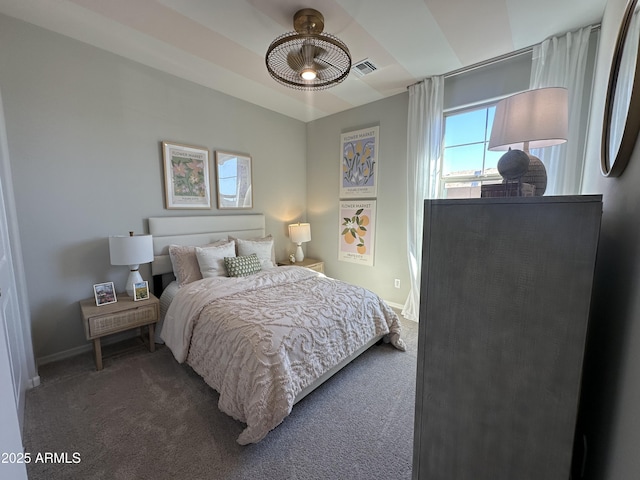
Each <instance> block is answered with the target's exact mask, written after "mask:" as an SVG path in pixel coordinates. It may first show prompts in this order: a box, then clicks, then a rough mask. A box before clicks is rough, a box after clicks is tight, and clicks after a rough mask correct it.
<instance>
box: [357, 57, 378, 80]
mask: <svg viewBox="0 0 640 480" xmlns="http://www.w3.org/2000/svg"><path fill="white" fill-rule="evenodd" d="M377 69H378V67H376V66H375V65H374V64H373V63H372V62H371V60H369V59H368V58H365V59H364V60H361V61H360V62H358V63H354V64H353V66H352V67H351V71H352V72H355V74H356V75H358V76H359V77H364V76H365V75H368V74H370V73H372V72H375V71H376V70H377Z"/></svg>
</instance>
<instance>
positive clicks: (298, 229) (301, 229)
mask: <svg viewBox="0 0 640 480" xmlns="http://www.w3.org/2000/svg"><path fill="white" fill-rule="evenodd" d="M289 238H290V239H291V241H292V242H293V243H297V244H298V248H297V249H296V262H301V261H302V260H304V253H303V251H302V244H303V243H304V242H308V241H310V240H311V225H309V224H308V223H293V224H291V225H289Z"/></svg>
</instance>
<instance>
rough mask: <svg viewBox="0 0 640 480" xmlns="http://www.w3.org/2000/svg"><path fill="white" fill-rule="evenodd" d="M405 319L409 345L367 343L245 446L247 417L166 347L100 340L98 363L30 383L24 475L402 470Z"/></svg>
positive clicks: (409, 403) (77, 361)
mask: <svg viewBox="0 0 640 480" xmlns="http://www.w3.org/2000/svg"><path fill="white" fill-rule="evenodd" d="M402 323H403V338H404V339H405V342H407V346H408V349H407V352H400V351H398V350H395V349H394V348H393V347H391V346H390V345H387V344H384V345H380V346H374V347H372V348H371V349H370V350H368V351H367V352H365V353H364V354H362V355H361V356H360V357H359V358H358V359H356V360H355V361H354V362H352V363H351V364H349V365H348V366H347V367H346V368H345V369H343V370H342V371H341V372H339V373H338V374H336V375H335V376H334V377H333V378H332V379H330V380H329V381H328V382H327V383H325V384H324V385H323V386H322V387H320V388H319V389H318V390H316V391H315V392H313V393H312V394H311V395H309V396H308V397H307V398H305V399H304V400H302V401H301V402H300V403H299V404H297V405H296V406H294V408H293V411H292V412H291V415H289V417H287V418H286V419H285V420H284V422H283V423H282V424H281V425H279V426H278V427H277V428H276V429H275V430H273V431H272V432H270V433H269V435H268V436H267V437H266V438H265V439H263V440H262V441H261V442H259V443H258V444H254V445H249V446H245V447H243V446H240V445H238V444H237V443H236V438H237V437H238V435H239V434H240V432H241V431H242V429H243V425H242V424H241V423H239V422H237V421H235V420H233V419H232V418H231V417H229V416H227V415H226V414H224V413H222V412H220V411H219V410H218V407H217V402H218V394H217V393H216V392H215V391H214V390H212V389H211V388H209V387H208V386H207V385H206V384H205V383H204V381H202V379H201V378H200V377H199V376H198V375H197V374H195V373H194V372H193V371H192V370H191V369H190V368H189V367H188V366H186V365H180V364H178V363H177V362H176V361H175V360H174V359H173V356H172V355H171V352H170V351H169V349H167V348H166V347H160V348H159V349H158V350H156V352H155V353H150V352H149V351H148V350H146V347H145V346H144V345H143V344H142V343H141V341H139V340H137V339H136V340H130V341H128V342H127V343H126V344H118V345H114V346H111V347H107V348H104V349H103V350H104V354H105V358H104V366H105V368H104V370H102V371H100V372H97V371H96V370H95V366H94V363H93V358H92V354H89V353H87V354H84V355H81V356H78V357H75V358H72V359H68V360H64V361H61V362H57V363H54V364H50V365H45V366H43V367H41V368H40V371H39V374H40V377H41V385H40V386H39V387H37V388H35V389H33V390H30V391H29V392H27V400H26V412H25V425H24V442H25V448H26V451H27V452H29V453H30V454H31V458H32V463H30V464H29V465H28V469H27V471H28V474H29V478H30V479H31V480H39V479H47V480H57V479H65V480H67V479H83V480H85V479H136V480H138V479H154V480H155V479H181V480H192V479H193V480H195V479H225V480H226V479H255V480H262V479H277V480H284V479H296V480H297V479H299V480H303V479H332V480H334V479H335V480H338V479H349V480H356V479H367V480H371V479H384V480H388V479H394V480H402V479H409V478H411V462H412V454H413V417H414V400H415V398H414V396H415V370H416V350H417V334H418V324H416V323H414V322H409V321H405V320H403V322H402ZM38 454H40V455H38ZM36 458H38V459H39V460H40V461H38V462H36V461H34V460H35V459H36ZM47 458H48V459H49V461H48V462H44V460H46V459H47ZM60 462H63V463H60Z"/></svg>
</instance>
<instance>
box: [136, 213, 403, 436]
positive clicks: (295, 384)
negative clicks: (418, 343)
mask: <svg viewBox="0 0 640 480" xmlns="http://www.w3.org/2000/svg"><path fill="white" fill-rule="evenodd" d="M149 232H150V233H151V235H152V236H153V243H154V261H153V263H152V266H151V269H152V274H153V277H154V290H155V293H156V295H157V294H158V293H159V292H160V291H161V290H162V294H161V295H160V303H161V325H159V328H158V331H159V335H160V337H161V340H162V341H163V342H164V343H165V344H166V345H167V347H169V348H170V349H171V351H172V353H173V355H174V357H175V359H176V360H177V361H178V362H180V363H183V362H186V363H187V364H188V365H189V366H190V367H191V368H192V369H193V370H194V371H195V372H196V373H198V374H199V375H200V376H201V377H202V378H203V379H204V381H205V382H206V383H207V384H208V385H209V386H211V387H212V388H214V389H215V390H216V391H217V392H218V393H219V394H220V398H219V402H218V407H219V408H220V410H222V411H223V412H225V413H226V414H228V415H230V416H232V417H233V418H235V419H236V420H238V421H240V422H243V423H244V424H246V428H245V429H244V431H243V432H242V433H241V434H240V436H239V437H238V439H237V441H238V443H240V444H242V445H246V444H249V443H256V442H259V441H260V440H261V439H262V438H264V437H265V436H266V435H267V434H268V433H269V431H271V430H272V429H274V428H275V427H277V426H278V425H279V424H280V423H281V422H282V421H283V420H284V419H285V418H286V417H287V415H289V413H290V412H291V409H292V407H293V405H294V404H295V403H297V402H299V401H300V400H301V399H302V398H304V397H305V396H307V395H308V394H309V393H310V392H312V391H313V390H314V389H316V388H317V387H318V386H319V385H321V384H322V383H324V382H325V381H326V380H327V379H328V378H330V377H331V376H332V375H333V374H335V373H336V372H337V371H339V370H340V369H341V368H342V367H344V366H345V365H347V364H348V363H349V362H350V361H352V360H353V359H354V358H356V357H357V356H358V355H360V354H361V353H362V352H364V351H365V350H367V349H368V348H370V347H371V346H372V345H374V344H376V343H378V342H385V343H390V344H391V345H392V346H394V347H395V348H397V349H398V350H404V349H405V344H404V342H403V341H402V339H401V337H400V334H401V327H400V323H399V320H398V317H397V315H396V314H395V312H394V311H393V310H392V309H391V308H390V307H389V306H388V305H387V304H386V303H385V302H384V301H383V300H382V299H380V298H379V297H378V296H377V295H375V294H374V293H373V292H370V291H368V290H366V289H364V288H361V287H357V286H355V285H351V284H348V283H345V282H341V281H338V280H335V279H332V278H329V277H327V276H325V275H323V274H321V273H318V272H315V271H312V270H310V269H307V268H303V267H297V266H295V265H294V266H283V267H279V266H276V264H275V259H274V257H273V240H272V239H270V237H269V236H265V221H264V216H263V215H255V214H252V215H224V216H202V217H155V218H150V219H149ZM184 251H189V252H192V251H195V254H196V260H197V265H198V267H199V268H200V272H197V273H198V274H201V275H202V277H203V278H193V275H195V274H194V273H193V268H194V267H193V261H194V260H193V258H192V257H191V256H186V255H185V256H180V257H179V256H178V255H177V254H176V252H180V253H182V252H184ZM230 252H233V255H231V254H230ZM227 254H229V256H227ZM222 256H224V259H223V260H224V261H223V260H221V258H222ZM234 257H235V258H234ZM179 258H181V259H182V260H180V261H179V260H178V259H179ZM187 260H188V261H189V262H191V264H190V265H191V267H190V268H187V269H185V268H183V267H184V265H185V264H186V263H180V262H181V261H182V262H186V261H187ZM223 264H224V266H225V267H226V269H225V268H223V267H222V265H223ZM174 266H175V268H174ZM223 270H224V272H223ZM185 271H187V275H186V276H185ZM189 272H190V273H189ZM189 274H192V277H189ZM174 276H175V280H174V279H173V278H174ZM196 276H197V275H196ZM165 287H166V288H165Z"/></svg>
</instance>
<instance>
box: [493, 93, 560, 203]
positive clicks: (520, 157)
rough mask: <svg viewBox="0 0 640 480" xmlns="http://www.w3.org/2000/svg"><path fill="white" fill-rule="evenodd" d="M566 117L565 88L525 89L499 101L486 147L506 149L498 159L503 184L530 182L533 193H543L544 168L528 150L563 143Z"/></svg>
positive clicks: (545, 176) (538, 194) (544, 181)
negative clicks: (533, 189) (532, 186)
mask: <svg viewBox="0 0 640 480" xmlns="http://www.w3.org/2000/svg"><path fill="white" fill-rule="evenodd" d="M568 116H569V113H568V99H567V89H566V88H560V87H549V88H538V89H535V90H528V91H526V92H522V93H517V94H515V95H512V96H510V97H507V98H505V99H503V100H500V102H498V105H497V106H496V114H495V117H494V119H493V127H492V128H491V137H490V138H489V150H491V151H495V150H508V152H507V153H505V154H504V155H503V156H502V157H501V158H500V160H499V161H498V172H500V175H502V178H503V179H504V182H503V183H511V182H513V183H516V182H517V183H518V185H520V184H521V183H530V184H532V185H534V186H535V187H536V189H535V192H534V194H535V195H537V196H541V195H542V194H543V193H544V191H545V190H546V188H547V170H546V169H545V167H544V164H543V163H542V162H541V161H540V159H539V158H538V157H536V156H534V155H531V154H530V153H529V149H530V148H543V147H550V146H552V145H559V144H561V143H564V142H566V141H567V136H568ZM512 149H513V150H512ZM527 159H528V161H527Z"/></svg>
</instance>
